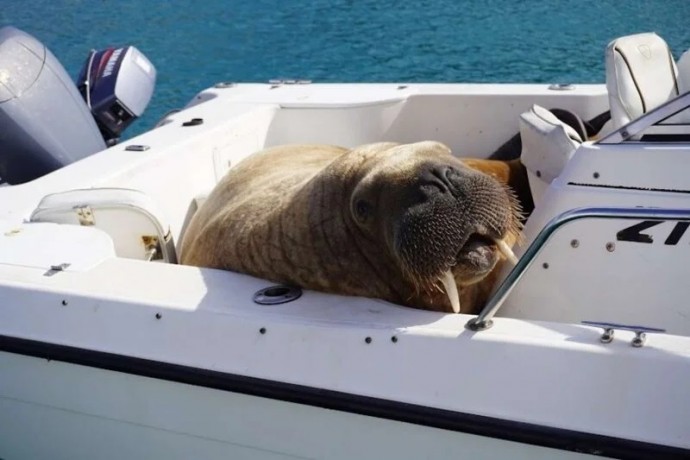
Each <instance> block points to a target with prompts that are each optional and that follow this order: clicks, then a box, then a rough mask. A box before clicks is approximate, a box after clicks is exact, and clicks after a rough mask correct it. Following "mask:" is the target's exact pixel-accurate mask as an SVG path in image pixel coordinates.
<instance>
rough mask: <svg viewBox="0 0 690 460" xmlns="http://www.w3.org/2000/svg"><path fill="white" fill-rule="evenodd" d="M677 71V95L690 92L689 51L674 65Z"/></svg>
mask: <svg viewBox="0 0 690 460" xmlns="http://www.w3.org/2000/svg"><path fill="white" fill-rule="evenodd" d="M676 67H677V69H678V93H679V94H685V93H687V92H688V91H690V50H687V51H686V52H685V53H683V55H682V56H681V57H680V59H678V62H677V63H676Z"/></svg>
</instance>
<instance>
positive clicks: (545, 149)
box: [520, 105, 582, 205]
mask: <svg viewBox="0 0 690 460" xmlns="http://www.w3.org/2000/svg"><path fill="white" fill-rule="evenodd" d="M520 137H521V138H522V155H521V156H520V160H521V161H522V164H524V165H525V168H526V169H527V174H528V178H529V183H530V190H531V191H532V197H533V199H534V204H535V205H538V203H539V201H540V199H541V195H542V194H543V192H544V191H545V190H546V188H547V187H548V185H549V184H550V183H551V181H553V179H555V178H556V177H558V176H559V175H560V173H561V171H562V170H563V167H564V166H565V164H566V163H567V162H568V160H569V159H570V157H571V156H572V154H573V152H575V150H576V149H577V147H578V146H579V145H580V144H581V143H582V138H581V137H580V135H579V134H578V133H577V132H576V131H575V130H574V129H573V128H571V127H570V126H568V125H567V124H565V123H563V122H562V121H560V120H559V119H558V118H556V116H555V115H554V114H552V113H551V112H549V111H548V110H546V109H545V108H543V107H540V106H538V105H534V106H532V108H531V109H530V110H528V111H527V112H524V113H522V114H521V115H520Z"/></svg>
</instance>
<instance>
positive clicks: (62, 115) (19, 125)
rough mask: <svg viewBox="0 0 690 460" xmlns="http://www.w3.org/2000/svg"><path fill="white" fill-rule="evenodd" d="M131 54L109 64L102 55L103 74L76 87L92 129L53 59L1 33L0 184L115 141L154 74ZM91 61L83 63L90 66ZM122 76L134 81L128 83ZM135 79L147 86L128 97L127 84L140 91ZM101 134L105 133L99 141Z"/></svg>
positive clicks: (144, 98) (144, 100) (23, 38)
mask: <svg viewBox="0 0 690 460" xmlns="http://www.w3.org/2000/svg"><path fill="white" fill-rule="evenodd" d="M131 50H134V49H133V48H131ZM106 51H107V50H106ZM134 51H136V50H134ZM134 51H131V52H129V51H124V49H123V51H121V52H120V53H119V54H118V56H116V57H115V58H114V59H112V63H111V58H113V55H114V51H113V52H112V53H111V54H110V57H105V56H104V57H105V61H103V62H102V65H103V67H102V68H100V67H99V68H97V69H96V72H95V73H94V71H93V70H91V71H90V72H86V73H88V74H89V75H88V76H89V79H88V83H86V81H87V80H85V81H84V82H83V85H84V86H85V87H86V88H88V89H89V91H88V92H85V93H84V95H85V97H86V95H87V94H88V99H89V102H90V105H91V107H92V108H93V111H94V112H95V113H98V115H97V116H98V117H99V122H98V124H97V123H96V121H95V120H94V116H92V114H91V112H90V111H89V107H88V106H87V103H85V102H84V99H83V98H82V95H80V93H79V91H78V90H77V87H76V86H75V84H74V82H72V80H71V79H70V77H69V75H67V72H66V71H65V69H64V68H63V67H62V65H61V64H60V63H59V62H58V60H57V59H56V58H55V56H53V54H52V53H51V52H50V51H49V50H48V49H47V48H46V47H45V46H44V45H43V44H42V43H41V42H39V41H38V40H36V39H35V38H34V37H32V36H31V35H29V34H27V33H25V32H22V31H20V30H18V29H16V28H14V27H4V28H1V29H0V182H7V183H9V184H21V183H24V182H28V181H31V180H33V179H36V178H38V177H40V176H43V175H44V174H47V173H49V172H52V171H54V170H56V169H59V168H61V167H63V166H66V165H68V164H70V163H73V162H75V161H77V160H80V159H82V158H84V157H87V156H89V155H91V154H93V153H96V152H99V151H101V150H103V149H105V148H106V142H105V139H107V140H108V141H112V140H113V139H115V138H117V136H119V135H120V133H121V132H122V130H123V129H124V128H125V127H126V126H128V125H129V124H130V123H131V122H132V121H133V120H134V118H136V117H137V116H139V115H141V113H142V112H143V110H144V108H145V107H146V104H148V102H149V100H150V98H151V93H152V91H153V82H154V81H155V75H156V73H155V68H154V67H153V65H151V63H150V62H149V61H148V60H147V59H146V58H145V57H143V55H142V54H141V53H139V52H138V51H136V52H134ZM97 55H98V53H94V54H93V57H94V59H93V60H91V59H89V61H93V62H95V61H96V56H97ZM128 56H130V58H129V59H133V60H134V61H135V62H134V63H132V64H128V63H129V62H132V61H130V60H128ZM100 63H101V61H99V64H100ZM137 63H139V64H138V65H137ZM91 74H93V76H92V75H91ZM128 74H133V75H134V77H133V78H132V79H131V80H129V79H128V78H127V75H128ZM140 74H143V75H145V78H144V77H141V76H140ZM142 80H143V81H146V82H147V83H146V84H144V85H143V88H144V89H143V90H132V89H131V84H128V82H129V81H133V82H136V83H135V84H136V85H139V84H141V83H140V82H141V81H142ZM101 81H102V82H103V83H101ZM108 90H110V91H111V93H110V94H108ZM99 125H100V128H99ZM101 131H103V132H104V133H106V136H105V139H104V136H103V135H102V134H101Z"/></svg>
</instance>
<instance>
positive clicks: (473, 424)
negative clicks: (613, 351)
mask: <svg viewBox="0 0 690 460" xmlns="http://www.w3.org/2000/svg"><path fill="white" fill-rule="evenodd" d="M0 351H4V352H8V353H14V354H20V355H25V356H32V357H35V358H42V359H47V360H54V361H61V362H65V363H70V364H77V365H80V366H89V367H94V368H97V369H105V370H109V371H115V372H122V373H126V374H132V375H139V376H143V377H150V378H155V379H161V380H167V381H171V382H178V383H185V384H188V385H195V386H199V387H204V388H212V389H215V390H222V391H229V392H233V393H241V394H246V395H251V396H258V397H262V398H269V399H275V400H280V401H287V402H291V403H297V404H304V405H308V406H314V407H321V408H324V409H331V410H337V411H342V412H349V413H353V414H360V415H366V416H370V417H377V418H382V419H388V420H396V421H399V422H405V423H412V424H415V425H422V426H428V427H432V428H440V429H443V430H449V431H457V432H461V433H468V434H473V435H479V436H487V437H491V438H497V439H503V440H506V441H514V442H519V443H525V444H531V445H535V446H542V447H549V448H554V449H561V450H568V451H574V452H581V453H588V454H594V455H602V456H606V457H613V458H621V459H675V458H678V459H681V458H684V459H687V458H690V449H682V448H678V447H670V446H663V445H658V444H650V443H646V442H640V441H633V440H629V439H622V438H615V437H610V436H602V435H597V434H592V433H585V432H580V431H572V430H565V429H560V428H553V427H548V426H542V425H534V424H529V423H521V422H515V421H512V420H504V419H499V418H493V417H484V416H480V415H474V414H466V413H462V412H454V411H449V410H444V409H435V408H431V407H426V406H420V405H415V404H408V403H403V402H399V401H392V400H387V399H379V398H372V397H367V396H359V395H355V394H350V393H343V392H338V391H332V390H325V389H319V388H313V387H307V386H302V385H294V384H289V383H283V382H277V381H272V380H265V379H259V378H253V377H246V376H242V375H236V374H227V373H223V372H217V371H209V370H206V369H199V368H195V367H189V366H181V365H178V364H170V363H164V362H160V361H152V360H148V359H141V358H133V357H129V356H123V355H117V354H113V353H106V352H101V351H94V350H87V349H82V348H75V347H69V346H65V345H56V344H51V343H46V342H40V341H35V340H27V339H20V338H15V337H8V336H2V335H0ZM602 410H605V409H604V408H602Z"/></svg>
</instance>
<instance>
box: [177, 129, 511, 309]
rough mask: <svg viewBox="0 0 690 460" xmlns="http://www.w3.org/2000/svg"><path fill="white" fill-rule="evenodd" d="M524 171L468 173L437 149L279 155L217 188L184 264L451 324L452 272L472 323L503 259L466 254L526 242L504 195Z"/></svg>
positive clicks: (238, 170) (480, 166)
mask: <svg viewBox="0 0 690 460" xmlns="http://www.w3.org/2000/svg"><path fill="white" fill-rule="evenodd" d="M517 166H518V164H517V162H501V161H491V160H463V161H461V160H459V159H457V158H456V157H454V156H452V155H451V152H450V149H448V147H446V146H445V145H443V144H440V143H437V142H420V143H416V144H406V145H398V144H393V143H379V144H369V145H365V146H361V147H358V148H355V149H352V150H349V149H345V148H341V147H333V146H323V145H290V146H281V147H275V148H270V149H267V150H264V151H262V152H259V153H256V154H254V155H252V156H251V157H249V158H247V159H246V160H244V161H243V162H242V163H240V164H238V165H237V166H236V167H235V168H233V169H232V170H231V171H229V173H228V174H227V175H226V176H225V177H224V178H223V179H222V180H221V181H220V182H219V183H218V185H217V186H216V188H215V189H214V190H213V191H212V192H211V194H210V195H209V197H208V199H207V200H206V201H205V203H204V204H203V205H202V207H201V208H200V209H199V211H198V212H197V213H196V215H195V216H194V217H193V219H192V221H191V223H190V225H189V228H188V229H187V231H186V234H185V236H184V240H183V244H182V255H181V262H182V263H183V264H187V265H195V266H202V267H212V268H220V269H226V270H232V271H237V272H242V273H247V274H250V275H254V276H257V277H260V278H265V279H268V280H271V281H274V282H281V283H287V284H291V285H297V286H301V287H303V288H306V289H313V290H319V291H325V292H332V293H338V294H345V295H353V296H363V297H376V298H380V299H384V300H388V301H390V302H394V303H398V304H403V305H407V306H410V307H416V308H422V309H429V310H437V311H448V312H450V311H452V308H451V305H450V301H449V300H448V296H447V294H446V293H445V290H444V288H443V286H442V284H441V283H440V282H439V277H440V274H441V273H443V272H444V271H445V270H447V269H449V268H452V272H453V275H454V277H455V279H456V282H457V284H458V288H459V292H460V301H461V306H462V312H463V313H475V312H476V311H477V310H478V309H480V308H481V307H482V306H483V304H484V302H485V301H486V300H487V296H488V295H489V293H490V291H491V289H492V287H493V284H494V282H495V278H496V275H497V273H498V271H499V270H498V266H499V265H500V264H501V263H502V259H501V256H500V255H499V254H498V251H497V250H496V247H495V245H491V244H484V243H486V241H485V240H481V241H480V242H479V243H476V248H477V250H476V251H474V252H472V251H469V252H468V250H467V249H463V250H461V247H463V246H464V245H465V243H467V242H468V238H469V237H470V235H471V234H473V233H476V232H479V233H482V234H487V235H490V236H493V237H498V238H503V237H505V238H506V241H507V242H508V244H510V245H512V244H513V243H514V242H515V241H516V239H517V238H518V236H519V232H520V223H519V209H518V205H517V203H516V199H515V198H514V197H513V195H512V193H511V192H510V191H509V189H508V187H507V185H505V184H508V183H509V182H510V181H511V174H514V171H515V168H516V167H517ZM430 171H431V172H430ZM439 171H440V172H439ZM478 171H482V172H478ZM471 247H473V246H472V245H471V244H468V245H467V246H464V248H471ZM463 251H464V252H463Z"/></svg>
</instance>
